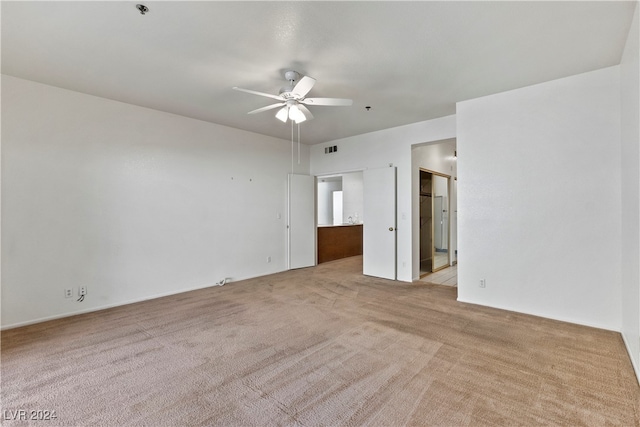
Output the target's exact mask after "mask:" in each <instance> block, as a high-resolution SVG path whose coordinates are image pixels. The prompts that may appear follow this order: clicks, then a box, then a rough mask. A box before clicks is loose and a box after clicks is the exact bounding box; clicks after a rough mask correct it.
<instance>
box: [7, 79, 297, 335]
mask: <svg viewBox="0 0 640 427" xmlns="http://www.w3.org/2000/svg"><path fill="white" fill-rule="evenodd" d="M2 113H3V114H2V142H3V147H2V231H3V233H2V273H3V276H2V326H3V327H5V328H6V327H11V326H16V325H20V324H26V323H31V322H34V321H38V320H43V319H48V318H55V317H60V316H64V315H69V314H73V313H77V312H81V311H90V310H95V309H98V308H101V307H108V306H113V305H119V304H123V303H127V302H132V301H138V300H143V299H147V298H152V297H155V296H160V295H166V294H172V293H177V292H182V291H186V290H189V289H194V288H199V287H204V286H209V285H212V284H214V283H215V282H217V281H218V280H220V279H221V278H224V277H231V278H232V279H242V278H247V277H253V276H258V275H264V274H269V273H273V272H277V271H282V270H284V269H286V259H285V256H286V223H285V221H286V206H287V204H286V197H287V173H288V172H289V171H290V167H291V153H290V144H289V143H288V142H287V141H284V140H279V139H275V138H270V137H265V136H261V135H257V134H253V133H249V132H244V131H239V130H236V129H231V128H227V127H224V126H219V125H215V124H211V123H207V122H202V121H198V120H193V119H188V118H185V117H181V116H176V115H172V114H167V113H163V112H159V111H155V110H150V109H145V108H141V107H137V106H133V105H128V104H124V103H120V102H115V101H111V100H107V99H103V98H98V97H93V96H88V95H84V94H80V93H77V92H71V91H67V90H63V89H59V88H55V87H51V86H46V85H42V84H38V83H33V82H29V81H26V80H21V79H17V78H13V77H9V76H2ZM304 148H305V151H304V152H303V153H302V159H303V164H302V165H300V166H298V165H296V168H297V170H296V172H300V173H308V148H307V147H304ZM278 214H280V219H279V218H278ZM268 256H270V257H271V259H272V262H271V263H267V262H266V259H267V257H268ZM80 285H83V286H87V287H88V295H87V298H86V300H85V301H84V302H82V303H80V302H76V301H75V300H76V298H73V299H65V298H64V297H63V289H64V288H66V287H74V289H76V291H77V287H78V286H80Z"/></svg>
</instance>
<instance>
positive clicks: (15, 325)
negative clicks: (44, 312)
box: [0, 270, 284, 331]
mask: <svg viewBox="0 0 640 427" xmlns="http://www.w3.org/2000/svg"><path fill="white" fill-rule="evenodd" d="M283 271H284V270H283ZM276 273H279V272H274V273H269V274H276ZM256 277H263V275H257V276H250V277H242V278H238V279H235V278H234V279H233V282H227V284H225V285H224V286H229V285H230V284H233V283H237V282H240V281H242V280H249V279H255V278H256ZM215 286H220V285H217V284H211V285H202V286H196V287H192V288H187V289H180V290H177V291H171V292H164V293H161V294H154V295H150V296H146V297H141V298H135V299H132V300H126V301H121V302H116V303H113V304H106V305H101V306H97V307H91V308H87V309H84V310H76V311H72V312H67V313H61V314H56V315H53V316H47V317H40V318H38V319H33V320H28V321H25V322H18V323H12V324H9V325H2V327H0V330H2V331H4V330H7V329H15V328H19V327H22V326H29V325H35V324H36V323H42V322H48V321H49V320H56V319H63V318H65V317H71V316H77V315H79V314H86V313H92V312H94V311H100V310H106V309H109V308H114V307H120V306H123V305H129V304H135V303H137V302H143V301H149V300H153V299H156V298H163V297H168V296H171V295H178V294H182V293H185V292H191V291H197V290H199V289H205V288H212V287H215Z"/></svg>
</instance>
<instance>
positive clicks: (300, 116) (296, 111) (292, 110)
mask: <svg viewBox="0 0 640 427" xmlns="http://www.w3.org/2000/svg"><path fill="white" fill-rule="evenodd" d="M289 118H290V119H291V120H293V121H295V122H296V123H302V122H304V121H305V120H307V118H306V117H305V115H304V113H303V112H302V111H300V108H298V106H297V105H296V104H293V105H291V106H290V107H289Z"/></svg>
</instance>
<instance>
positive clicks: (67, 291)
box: [64, 288, 73, 298]
mask: <svg viewBox="0 0 640 427" xmlns="http://www.w3.org/2000/svg"><path fill="white" fill-rule="evenodd" d="M64 297H65V298H72V297H73V288H65V290H64Z"/></svg>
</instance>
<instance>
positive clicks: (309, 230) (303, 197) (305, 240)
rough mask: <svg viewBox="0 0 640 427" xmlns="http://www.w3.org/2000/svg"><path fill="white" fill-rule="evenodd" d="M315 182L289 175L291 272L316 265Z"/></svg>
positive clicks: (304, 177) (289, 253) (305, 177)
mask: <svg viewBox="0 0 640 427" xmlns="http://www.w3.org/2000/svg"><path fill="white" fill-rule="evenodd" d="M315 218H316V215H315V180H314V177H312V176H309V175H296V174H289V224H288V226H287V229H288V232H289V233H288V234H289V245H288V246H289V248H288V255H289V256H288V258H289V270H291V269H294V268H303V267H311V266H314V265H316V224H315V222H316V219H315Z"/></svg>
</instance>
